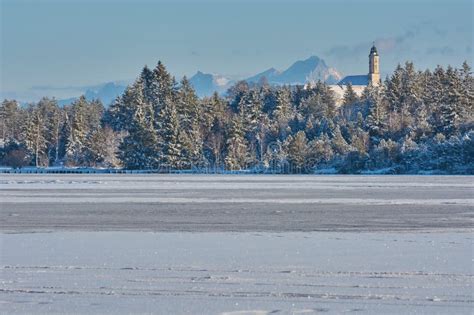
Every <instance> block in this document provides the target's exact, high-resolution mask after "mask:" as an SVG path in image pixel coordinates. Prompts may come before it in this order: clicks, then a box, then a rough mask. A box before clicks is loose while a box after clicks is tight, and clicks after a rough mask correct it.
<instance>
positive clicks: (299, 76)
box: [247, 56, 342, 85]
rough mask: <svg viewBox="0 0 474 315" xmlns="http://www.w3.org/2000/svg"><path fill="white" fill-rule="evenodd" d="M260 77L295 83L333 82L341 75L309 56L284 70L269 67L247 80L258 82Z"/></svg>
mask: <svg viewBox="0 0 474 315" xmlns="http://www.w3.org/2000/svg"><path fill="white" fill-rule="evenodd" d="M262 77H266V79H267V81H268V83H270V84H276V85H284V84H289V85H295V84H305V83H307V82H316V81H319V80H321V81H323V82H326V83H328V84H333V83H336V82H338V81H339V80H340V79H341V78H342V75H341V74H340V73H339V72H338V71H337V70H336V69H334V68H330V67H328V66H327V65H326V63H325V62H324V60H323V59H321V58H319V57H317V56H311V57H309V58H308V59H305V60H298V61H296V62H295V63H293V64H292V65H291V66H290V67H289V68H288V69H286V70H284V71H278V70H276V69H274V68H271V69H268V70H267V71H264V72H262V73H259V74H257V75H255V76H253V77H251V78H248V79H247V81H248V82H258V80H260V79H261V78H262Z"/></svg>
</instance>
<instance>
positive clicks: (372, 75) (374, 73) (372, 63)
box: [369, 44, 380, 86]
mask: <svg viewBox="0 0 474 315" xmlns="http://www.w3.org/2000/svg"><path fill="white" fill-rule="evenodd" d="M379 67H380V64H379V54H378V53H377V48H375V44H374V45H373V46H372V48H371V49H370V54H369V84H372V85H373V86H378V85H379V84H380V69H379Z"/></svg>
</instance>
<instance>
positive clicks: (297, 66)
mask: <svg viewBox="0 0 474 315" xmlns="http://www.w3.org/2000/svg"><path fill="white" fill-rule="evenodd" d="M341 78H342V75H341V74H340V72H338V71H337V70H336V69H335V68H332V67H329V66H328V65H327V64H326V62H325V61H324V60H323V59H321V58H319V57H317V56H311V57H309V58H307V59H305V60H298V61H296V62H295V63H293V64H292V65H291V66H290V67H288V68H287V69H286V70H283V71H280V70H277V69H275V68H270V69H268V70H265V71H263V72H260V73H258V74H256V75H254V76H251V77H249V78H238V79H236V78H235V77H234V78H232V77H230V76H224V75H220V74H210V73H204V72H201V71H198V72H197V73H196V74H195V75H193V76H192V77H191V78H190V79H189V81H190V82H191V84H192V85H193V87H194V89H195V90H196V94H197V95H198V96H199V97H204V96H210V95H212V93H214V92H215V91H216V92H218V93H224V92H225V91H226V90H227V89H228V88H229V87H230V86H232V85H233V84H234V83H236V82H237V81H239V80H245V81H247V82H249V83H259V82H260V81H261V80H266V81H267V82H268V83H269V84H271V85H297V84H305V83H307V82H316V81H318V80H321V81H324V82H326V83H328V84H334V83H337V82H338V81H339V80H340V79H341ZM125 88H126V84H124V83H122V82H120V83H116V82H107V83H104V84H100V85H97V86H93V87H89V88H88V89H87V90H85V91H84V95H85V96H86V98H87V99H89V100H91V99H100V100H101V101H102V102H103V103H104V105H106V106H108V105H109V104H110V103H111V102H112V101H113V100H114V99H115V98H116V97H117V96H119V95H121V94H122V93H123V91H124V90H125ZM75 99H76V98H75V97H73V98H68V99H63V100H59V104H60V105H66V104H70V103H71V102H72V101H74V100H75Z"/></svg>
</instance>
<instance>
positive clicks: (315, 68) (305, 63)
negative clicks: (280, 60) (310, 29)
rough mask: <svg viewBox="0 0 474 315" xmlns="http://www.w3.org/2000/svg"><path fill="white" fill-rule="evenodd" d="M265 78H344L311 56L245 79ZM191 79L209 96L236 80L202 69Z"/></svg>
mask: <svg viewBox="0 0 474 315" xmlns="http://www.w3.org/2000/svg"><path fill="white" fill-rule="evenodd" d="M263 78H265V79H266V81H267V82H268V83H269V84H271V85H296V84H305V83H307V82H316V81H319V80H321V81H323V82H326V83H328V84H335V83H337V82H339V80H341V79H342V75H341V74H340V73H339V72H338V71H337V70H336V69H335V68H331V67H328V66H327V65H326V62H325V61H324V60H323V59H321V58H319V57H317V56H311V57H309V58H308V59H305V60H299V61H296V62H295V63H293V64H292V65H291V66H290V67H288V69H286V70H284V71H279V70H277V69H275V68H270V69H268V70H265V71H263V72H260V73H258V74H256V75H254V76H251V77H249V78H244V79H243V80H245V81H247V82H249V83H259V82H260V81H261V80H262V79H263ZM190 81H191V83H192V85H193V86H194V88H195V89H196V93H197V94H198V95H199V96H209V95H211V94H212V93H214V91H217V92H218V93H222V92H224V91H226V90H227V89H228V88H229V87H230V86H231V85H232V84H233V83H235V82H236V80H231V79H230V78H227V77H224V76H222V75H215V74H205V73H202V72H200V71H198V72H197V73H196V74H195V75H194V76H193V77H191V79H190Z"/></svg>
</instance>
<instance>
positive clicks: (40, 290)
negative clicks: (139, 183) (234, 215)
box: [0, 232, 474, 314]
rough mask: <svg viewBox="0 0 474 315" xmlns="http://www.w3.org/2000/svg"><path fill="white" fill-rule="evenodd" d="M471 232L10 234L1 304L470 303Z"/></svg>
mask: <svg viewBox="0 0 474 315" xmlns="http://www.w3.org/2000/svg"><path fill="white" fill-rule="evenodd" d="M472 241H473V238H472V235H471V234H469V233H435V234H432V233H353V232H347V233H333V232H305V233H302V232H296V233H294V232H287V233H230V232H225V233H222V232H215V233H173V232H171V233H163V232H160V233H153V232H53V233H36V234H4V235H2V243H3V245H2V246H3V248H2V259H1V268H2V286H1V290H2V291H1V293H2V294H1V295H0V300H1V304H0V308H1V310H2V311H1V312H2V313H4V314H15V313H23V314H24V313H28V314H32V313H35V314H39V313H41V314H51V313H59V314H67V313H74V314H77V313H80V314H85V313H87V314H119V313H120V314H129V313H140V314H144V313H146V314H150V313H153V314H319V313H322V312H328V313H331V314H341V313H345V312H349V313H352V312H356V314H358V313H371V314H409V313H417V314H471V312H472V307H473V306H474V304H473V302H474V298H473V282H472V281H473V273H472ZM243 311H247V312H243ZM249 311H253V312H249Z"/></svg>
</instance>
